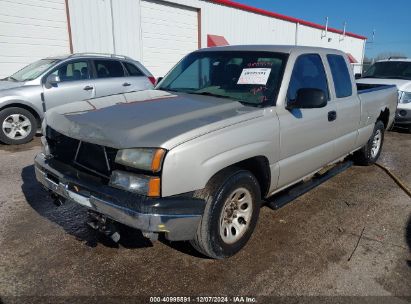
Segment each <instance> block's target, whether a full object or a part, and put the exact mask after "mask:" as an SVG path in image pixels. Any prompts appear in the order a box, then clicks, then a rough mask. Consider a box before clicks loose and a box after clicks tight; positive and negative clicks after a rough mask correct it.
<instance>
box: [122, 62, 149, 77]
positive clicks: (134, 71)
mask: <svg viewBox="0 0 411 304" xmlns="http://www.w3.org/2000/svg"><path fill="white" fill-rule="evenodd" d="M123 64H124V66H125V68H126V70H127V72H128V74H129V75H130V76H144V74H143V72H141V71H140V69H139V68H138V67H136V66H135V65H134V64H132V63H129V62H123Z"/></svg>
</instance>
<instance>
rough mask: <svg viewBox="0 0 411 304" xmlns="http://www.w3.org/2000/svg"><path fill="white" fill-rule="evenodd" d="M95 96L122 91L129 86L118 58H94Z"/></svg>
mask: <svg viewBox="0 0 411 304" xmlns="http://www.w3.org/2000/svg"><path fill="white" fill-rule="evenodd" d="M93 62H94V74H95V80H94V83H95V90H96V97H102V96H108V95H113V94H119V93H123V92H125V91H127V90H128V88H129V87H130V86H131V85H130V84H129V82H127V79H126V71H125V69H124V67H123V65H122V64H121V62H120V61H119V60H115V59H105V58H104V59H94V60H93Z"/></svg>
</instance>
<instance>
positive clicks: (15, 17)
mask: <svg viewBox="0 0 411 304" xmlns="http://www.w3.org/2000/svg"><path fill="white" fill-rule="evenodd" d="M69 52H70V45H69V35H68V30H67V15H66V8H65V2H64V0H47V1H46V0H0V78H4V77H6V76H10V75H11V74H13V73H14V72H16V71H17V70H20V69H21V68H23V67H24V66H26V65H27V64H29V63H31V62H33V61H35V60H37V59H40V58H43V57H45V56H50V55H57V54H67V53H69Z"/></svg>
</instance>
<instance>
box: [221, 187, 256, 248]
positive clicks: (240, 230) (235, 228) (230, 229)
mask: <svg viewBox="0 0 411 304" xmlns="http://www.w3.org/2000/svg"><path fill="white" fill-rule="evenodd" d="M252 214H253V200H252V196H251V193H250V191H248V190H247V189H245V188H238V189H236V190H234V191H233V192H232V193H231V194H230V195H229V196H228V198H227V200H226V202H225V203H224V207H223V210H222V212H221V215H220V236H221V239H222V240H223V242H224V243H226V244H233V243H235V242H237V241H238V240H239V239H241V237H242V236H243V235H244V234H245V232H246V231H247V230H248V228H249V227H250V220H251V216H252Z"/></svg>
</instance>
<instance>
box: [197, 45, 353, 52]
mask: <svg viewBox="0 0 411 304" xmlns="http://www.w3.org/2000/svg"><path fill="white" fill-rule="evenodd" d="M296 50H298V51H302V52H307V53H321V52H324V51H332V52H337V53H341V54H345V53H344V52H342V51H340V50H336V49H330V48H322V47H311V46H299V45H252V44H251V45H227V46H218V47H212V48H204V49H200V50H198V51H197V52H203V51H261V52H277V53H291V52H293V51H296Z"/></svg>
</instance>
